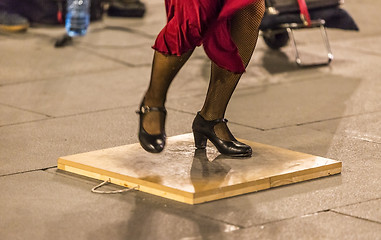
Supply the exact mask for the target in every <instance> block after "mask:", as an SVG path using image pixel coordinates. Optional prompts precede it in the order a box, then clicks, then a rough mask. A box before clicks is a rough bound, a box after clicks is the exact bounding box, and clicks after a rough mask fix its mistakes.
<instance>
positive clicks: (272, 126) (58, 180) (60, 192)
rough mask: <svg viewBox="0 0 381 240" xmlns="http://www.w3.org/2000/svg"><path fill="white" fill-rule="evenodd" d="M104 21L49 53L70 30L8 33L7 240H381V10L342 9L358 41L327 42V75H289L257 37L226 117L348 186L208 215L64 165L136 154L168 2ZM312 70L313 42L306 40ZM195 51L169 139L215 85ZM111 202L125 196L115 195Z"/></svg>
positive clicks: (259, 197)
mask: <svg viewBox="0 0 381 240" xmlns="http://www.w3.org/2000/svg"><path fill="white" fill-rule="evenodd" d="M145 2H146V4H147V8H148V9H147V13H146V17H145V18H143V19H122V18H108V17H105V18H104V20H103V21H102V22H97V23H93V24H91V27H90V32H89V33H88V35H87V36H85V37H83V38H79V39H75V41H74V42H73V44H72V45H70V46H67V47H64V48H59V49H57V48H54V47H53V45H54V42H55V40H56V39H57V38H58V37H59V36H60V35H62V33H63V32H64V30H63V28H62V27H58V28H52V27H49V28H47V27H40V28H31V29H29V30H28V32H27V33H25V34H16V35H14V34H5V33H0V192H1V195H0V239H2V240H5V239H184V240H185V239H381V182H380V181H381V180H380V179H381V163H380V159H381V127H380V126H381V120H380V119H381V96H380V92H381V82H379V76H380V75H381V44H380V42H381V28H380V22H381V14H380V11H381V2H380V1H378V0H363V1H361V2H360V1H355V0H347V1H346V3H345V5H344V6H343V7H344V8H345V9H346V10H348V11H349V13H350V14H351V15H352V16H353V17H354V19H355V20H356V22H357V23H358V25H359V27H360V32H346V31H342V30H333V29H329V30H328V34H329V38H330V42H331V47H332V50H333V53H334V56H335V59H334V61H333V62H332V64H331V65H330V66H329V67H320V68H307V69H301V68H298V67H297V66H295V64H294V62H293V54H292V50H291V48H290V47H286V48H283V49H282V50H281V51H272V50H270V49H269V48H268V47H267V46H266V45H265V44H264V42H263V39H262V38H261V39H260V40H259V42H258V46H257V49H256V51H255V54H254V58H253V60H252V63H251V64H250V65H249V67H248V71H247V73H246V74H245V75H244V76H243V78H242V81H241V82H240V84H239V86H238V88H237V91H236V92H235V93H234V95H233V98H232V100H231V103H230V105H229V108H228V111H227V116H226V117H227V118H228V119H229V120H230V122H229V124H230V125H229V126H230V128H231V130H232V132H233V133H235V135H236V136H237V137H239V138H244V139H248V140H251V141H256V142H262V143H265V144H271V145H274V146H279V147H283V148H288V149H291V150H295V151H301V152H305V153H309V154H314V155H318V156H323V157H327V158H332V159H336V160H340V161H342V162H343V172H342V174H341V175H337V176H333V177H328V178H322V179H318V180H312V181H307V182H304V183H299V184H294V185H288V186H284V187H279V188H275V189H271V190H266V191H261V192H257V193H252V194H246V195H242V196H238V197H233V198H228V199H224V200H219V201H215V202H210V203H205V204H200V205H195V206H191V205H185V204H182V203H178V202H174V201H170V200H166V199H162V198H159V197H155V196H151V195H149V194H145V193H141V192H128V193H123V194H114V195H101V194H93V193H91V192H90V189H91V188H92V187H93V186H95V185H97V184H98V183H99V181H96V180H92V179H88V178H85V177H79V176H76V175H73V174H67V173H64V172H61V171H57V169H56V165H57V159H58V157H60V156H65V155H70V154H75V153H82V152H87V151H92V150H98V149H103V148H108V147H114V146H120V145H125V144H130V143H135V142H136V141H137V138H136V133H137V128H138V125H137V124H138V122H137V116H136V115H135V113H134V111H135V110H136V108H137V106H138V104H139V102H140V100H141V98H142V95H143V92H144V91H145V89H146V87H147V84H148V82H149V75H150V64H151V61H152V54H153V51H152V50H151V48H150V46H151V45H152V44H153V41H154V39H155V35H156V34H157V33H158V31H159V30H160V29H161V28H162V26H163V24H164V22H165V18H164V17H165V15H164V5H163V3H162V0H147V1H145ZM298 34H299V35H298V36H299V38H298V39H299V40H300V42H301V43H300V46H301V48H302V49H301V51H302V53H303V54H304V57H306V58H307V59H309V58H315V57H316V56H319V54H320V53H321V52H322V51H321V50H320V49H322V46H321V42H320V38H319V35H317V36H318V37H315V36H314V35H313V34H314V33H313V32H309V31H304V30H303V31H299V32H298ZM208 76H209V61H208V59H207V57H206V56H205V54H204V53H203V50H202V48H200V49H197V51H196V52H195V53H194V55H193V56H192V58H191V59H190V60H189V62H188V64H187V65H186V66H185V67H184V68H183V69H182V71H181V72H180V73H179V75H178V76H177V78H176V80H175V82H174V83H173V85H172V86H171V88H170V91H169V95H168V101H167V108H168V113H169V116H168V121H167V133H168V135H169V136H174V135H178V134H183V133H188V132H190V131H191V122H192V120H193V118H194V116H195V113H196V112H197V111H198V110H199V109H200V108H201V106H202V103H203V98H204V95H205V92H206V89H207V86H208ZM106 189H120V187H118V186H115V185H109V186H107V187H106Z"/></svg>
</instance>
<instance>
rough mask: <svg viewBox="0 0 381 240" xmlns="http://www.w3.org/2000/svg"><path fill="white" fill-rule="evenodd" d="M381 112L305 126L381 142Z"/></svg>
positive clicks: (367, 140) (362, 139)
mask: <svg viewBox="0 0 381 240" xmlns="http://www.w3.org/2000/svg"><path fill="white" fill-rule="evenodd" d="M380 119H381V112H375V113H368V114H363V115H357V116H352V117H347V118H342V119H335V120H329V121H324V122H319V123H313V124H308V125H306V126H305V127H306V128H311V129H315V130H318V131H325V132H330V133H332V134H335V135H341V136H346V137H349V138H354V139H358V140H361V141H366V142H372V143H378V144H381V129H380V124H381V120H380Z"/></svg>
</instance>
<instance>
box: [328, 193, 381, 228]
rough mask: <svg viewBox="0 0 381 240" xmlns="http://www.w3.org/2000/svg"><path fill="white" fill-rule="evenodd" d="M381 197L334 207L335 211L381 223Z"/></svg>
mask: <svg viewBox="0 0 381 240" xmlns="http://www.w3.org/2000/svg"><path fill="white" fill-rule="evenodd" d="M380 206H381V199H375V200H371V201H367V202H362V203H358V204H353V205H349V206H345V207H340V208H336V209H334V211H335V212H338V213H342V214H346V215H349V216H353V217H357V218H362V219H367V220H370V221H374V222H377V223H380V224H381V208H380Z"/></svg>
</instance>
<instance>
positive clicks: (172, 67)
mask: <svg viewBox="0 0 381 240" xmlns="http://www.w3.org/2000/svg"><path fill="white" fill-rule="evenodd" d="M192 52H193V51H192V50H191V51H189V52H187V53H184V54H183V55H181V56H175V55H164V54H162V53H159V52H157V51H155V54H154V57H153V62H152V72H151V81H150V85H149V87H148V90H147V92H146V94H145V97H144V104H143V105H145V106H149V107H163V106H164V104H165V100H166V96H167V92H168V88H169V86H170V84H171V82H172V80H173V78H174V77H175V76H176V74H177V73H178V72H179V70H180V69H181V67H182V66H183V65H184V63H185V62H186V61H187V60H188V59H189V57H190V56H191V55H192ZM163 118H164V114H163V113H161V112H158V111H152V112H148V113H146V114H145V115H144V119H143V128H144V129H145V130H146V132H147V133H149V134H151V135H154V134H159V133H160V129H161V128H160V126H161V123H162V122H163V120H164V119H163Z"/></svg>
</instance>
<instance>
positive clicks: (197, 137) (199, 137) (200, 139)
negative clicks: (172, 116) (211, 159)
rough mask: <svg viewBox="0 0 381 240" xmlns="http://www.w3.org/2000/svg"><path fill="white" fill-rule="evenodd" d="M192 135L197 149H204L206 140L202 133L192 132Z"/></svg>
mask: <svg viewBox="0 0 381 240" xmlns="http://www.w3.org/2000/svg"><path fill="white" fill-rule="evenodd" d="M193 137H194V145H195V146H196V148H197V149H204V148H206V141H207V140H208V139H207V137H205V136H204V135H203V134H201V133H198V132H193Z"/></svg>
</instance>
